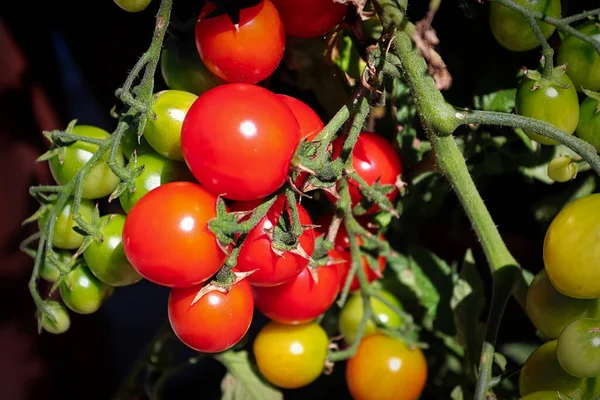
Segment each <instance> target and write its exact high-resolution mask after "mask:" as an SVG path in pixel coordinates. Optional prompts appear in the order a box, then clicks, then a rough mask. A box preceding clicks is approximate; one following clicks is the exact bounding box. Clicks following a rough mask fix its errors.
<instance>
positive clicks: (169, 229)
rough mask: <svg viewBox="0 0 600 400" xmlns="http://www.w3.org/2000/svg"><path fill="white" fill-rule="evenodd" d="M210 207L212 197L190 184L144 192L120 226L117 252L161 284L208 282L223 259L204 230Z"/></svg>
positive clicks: (211, 213) (214, 200)
mask: <svg viewBox="0 0 600 400" xmlns="http://www.w3.org/2000/svg"><path fill="white" fill-rule="evenodd" d="M216 206H217V198H216V197H215V196H214V195H213V194H212V193H210V192H208V191H207V190H206V189H204V188H203V187H202V186H200V185H197V184H194V183H190V182H171V183H167V184H165V185H162V186H159V187H157V188H156V189H154V190H152V191H150V192H148V193H147V194H146V195H145V196H144V197H142V198H141V199H140V201H138V202H137V203H136V204H135V205H134V206H133V208H132V209H131V211H130V212H129V215H128V216H127V218H126V220H125V226H124V228H123V249H124V250H125V255H126V256H127V259H128V260H129V262H130V263H131V265H132V266H133V268H135V270H136V271H137V272H138V273H139V274H140V275H142V276H143V277H144V278H146V279H148V280H149V281H151V282H154V283H157V284H159V285H163V286H170V287H183V286H192V285H195V284H198V283H202V282H204V281H206V280H207V279H209V278H210V277H211V276H212V275H214V274H215V273H216V272H217V271H218V270H219V268H221V266H222V265H223V262H224V261H225V254H224V253H223V251H222V250H221V249H220V248H219V245H218V244H217V240H216V238H215V236H214V235H213V234H212V233H211V232H210V231H209V230H208V226H207V223H208V221H209V220H211V219H213V218H215V217H216Z"/></svg>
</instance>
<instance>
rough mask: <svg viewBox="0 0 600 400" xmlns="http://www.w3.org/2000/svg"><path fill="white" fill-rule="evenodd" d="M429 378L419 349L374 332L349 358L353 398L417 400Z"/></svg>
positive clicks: (347, 372) (348, 378) (362, 399)
mask: <svg viewBox="0 0 600 400" xmlns="http://www.w3.org/2000/svg"><path fill="white" fill-rule="evenodd" d="M426 381H427V362H426V360H425V356H424V355H423V352H422V351H421V349H419V348H414V349H410V348H409V347H408V346H407V345H406V344H404V342H402V341H401V340H398V339H395V338H392V337H389V336H385V335H383V334H379V333H375V334H373V335H369V336H367V337H365V338H363V339H362V340H361V342H360V344H359V346H358V350H357V351H356V354H355V355H354V356H353V357H352V358H351V359H350V360H348V363H347V366H346V382H347V384H348V389H349V390H350V394H351V395H352V398H353V399H354V400H388V399H389V400H416V399H418V398H419V396H420V395H421V392H422V391H423V388H424V387H425V382H426Z"/></svg>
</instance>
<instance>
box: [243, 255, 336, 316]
mask: <svg viewBox="0 0 600 400" xmlns="http://www.w3.org/2000/svg"><path fill="white" fill-rule="evenodd" d="M309 268H311V267H306V268H304V270H303V271H302V272H300V274H299V275H297V276H296V277H295V278H293V279H292V280H290V281H288V282H285V283H283V284H281V285H278V286H273V287H254V288H253V290H252V291H253V293H254V301H255V302H256V308H258V309H259V310H260V311H261V312H262V313H263V314H265V315H266V316H267V317H269V318H270V319H272V320H273V321H277V322H279V323H282V324H303V323H305V322H309V321H312V320H313V319H315V318H317V317H318V316H319V315H321V314H323V313H324V312H325V311H327V309H328V308H329V307H331V305H332V304H333V302H334V301H335V298H336V297H337V295H338V292H339V288H340V278H339V276H338V268H337V265H329V266H322V267H317V268H316V269H315V270H314V271H313V273H315V274H316V275H317V281H315V280H314V279H313V277H312V275H311V271H310V270H309Z"/></svg>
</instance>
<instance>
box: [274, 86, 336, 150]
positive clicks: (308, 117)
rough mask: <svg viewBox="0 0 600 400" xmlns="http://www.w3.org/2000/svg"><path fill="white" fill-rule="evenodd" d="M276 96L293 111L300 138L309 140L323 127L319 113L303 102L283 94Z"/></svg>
mask: <svg viewBox="0 0 600 400" xmlns="http://www.w3.org/2000/svg"><path fill="white" fill-rule="evenodd" d="M278 96H279V98H280V99H281V100H283V102H284V103H285V104H287V106H288V107H289V108H290V109H291V110H292V112H293V113H294V116H295V117H296V120H297V121H298V125H299V126H300V137H301V138H302V139H304V138H306V141H307V142H310V141H311V140H313V139H314V138H315V136H317V135H318V134H319V132H321V130H322V129H323V128H324V127H325V125H324V124H323V121H321V118H320V117H319V115H318V114H317V113H316V112H315V110H313V109H312V108H310V106H309V105H308V104H306V103H305V102H303V101H301V100H298V99H296V98H294V97H291V96H286V95H285V94H279V95H278Z"/></svg>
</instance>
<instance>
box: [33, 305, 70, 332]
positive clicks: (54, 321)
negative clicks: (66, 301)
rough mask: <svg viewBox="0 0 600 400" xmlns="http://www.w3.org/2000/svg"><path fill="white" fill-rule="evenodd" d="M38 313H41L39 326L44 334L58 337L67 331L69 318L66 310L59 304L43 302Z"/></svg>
mask: <svg viewBox="0 0 600 400" xmlns="http://www.w3.org/2000/svg"><path fill="white" fill-rule="evenodd" d="M40 312H41V313H42V318H41V325H42V328H43V329H44V330H45V331H46V332H49V333H53V334H55V335H58V334H61V333H65V332H66V331H68V330H69V327H70V326H71V318H70V317H69V313H68V312H67V309H66V308H65V307H64V306H63V305H62V304H60V303H59V302H57V301H54V300H47V301H45V302H44V305H43V307H42V310H41V311H40Z"/></svg>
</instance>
